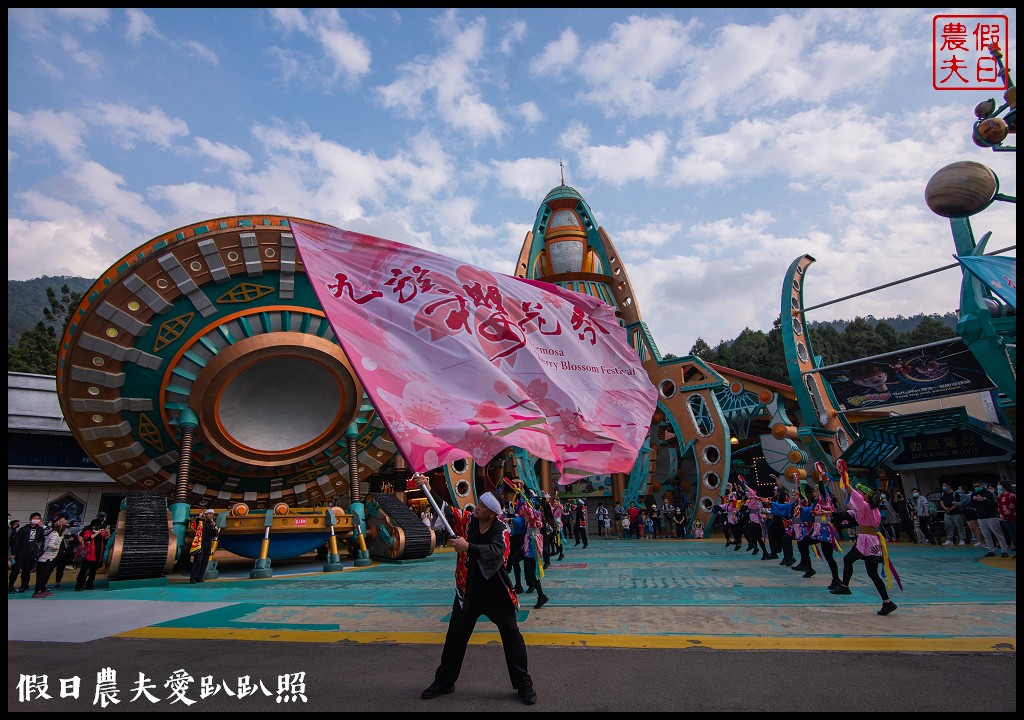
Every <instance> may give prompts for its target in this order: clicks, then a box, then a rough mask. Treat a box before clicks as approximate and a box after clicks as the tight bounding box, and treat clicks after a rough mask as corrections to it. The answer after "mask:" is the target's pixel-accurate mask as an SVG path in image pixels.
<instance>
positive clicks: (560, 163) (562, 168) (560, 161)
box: [558, 158, 565, 185]
mask: <svg viewBox="0 0 1024 720" xmlns="http://www.w3.org/2000/svg"><path fill="white" fill-rule="evenodd" d="M558 170H559V172H561V174H562V184H563V185H565V163H563V162H562V158H558Z"/></svg>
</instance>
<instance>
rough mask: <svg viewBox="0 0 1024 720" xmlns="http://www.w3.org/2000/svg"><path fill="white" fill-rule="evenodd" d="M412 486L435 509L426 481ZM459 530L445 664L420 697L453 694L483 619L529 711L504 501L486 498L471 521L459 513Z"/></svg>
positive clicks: (531, 693)
mask: <svg viewBox="0 0 1024 720" xmlns="http://www.w3.org/2000/svg"><path fill="white" fill-rule="evenodd" d="M413 481H414V482H417V483H418V484H419V486H420V487H421V488H422V490H423V493H424V495H426V496H427V501H428V502H430V504H431V505H433V506H434V507H435V508H436V507H437V503H436V501H435V500H434V497H433V495H431V494H430V490H429V489H428V481H427V478H426V477H425V476H423V475H421V474H419V473H417V474H416V475H414V476H413ZM446 525H447V521H446ZM455 525H456V528H458V532H457V531H456V530H452V528H451V527H448V531H449V532H450V533H451V535H452V537H453V538H454V539H453V540H452V545H453V546H454V548H455V552H456V553H458V555H459V559H458V561H457V564H456V568H455V602H454V603H453V604H452V614H451V617H450V618H449V620H448V633H447V634H446V635H445V638H444V650H442V651H441V663H440V665H438V667H437V671H436V672H435V673H434V682H432V683H431V684H430V686H429V687H428V688H427V689H426V690H424V691H423V692H422V694H421V697H422V698H423V699H424V700H432V699H434V698H436V697H439V696H441V695H447V694H448V693H452V692H455V683H456V681H458V679H459V674H460V673H461V671H462V663H463V661H464V660H465V657H466V647H467V646H468V645H469V638H470V637H471V636H472V634H473V630H474V628H475V627H476V623H477V620H479V619H480V616H481V615H482V616H485V617H486V618H487V619H488V620H490V621H491V622H493V623H494V624H495V625H496V626H497V627H498V633H499V634H500V636H501V646H502V648H503V650H504V651H505V664H506V665H507V666H508V676H509V679H510V680H511V681H512V687H513V688H514V689H515V690H516V692H517V693H518V694H519V699H520V700H522V702H523V703H524V704H525V705H533V704H534V703H536V702H537V693H536V691H535V690H534V689H533V678H531V677H530V673H529V671H528V669H527V659H526V641H525V640H523V634H522V632H520V630H519V623H518V621H517V617H516V613H517V612H518V610H519V599H518V598H517V597H516V594H515V592H514V591H513V590H512V582H511V580H509V577H508V572H507V571H506V569H505V561H506V560H507V559H508V555H509V551H510V549H511V543H510V540H509V531H508V526H507V525H506V524H505V522H504V521H503V520H502V509H501V501H500V500H498V498H496V497H495V496H494V493H491V492H486V493H484V494H483V495H481V496H480V503H479V504H478V505H477V506H476V508H475V509H474V510H473V513H472V515H470V514H469V513H468V512H465V511H462V510H457V511H455Z"/></svg>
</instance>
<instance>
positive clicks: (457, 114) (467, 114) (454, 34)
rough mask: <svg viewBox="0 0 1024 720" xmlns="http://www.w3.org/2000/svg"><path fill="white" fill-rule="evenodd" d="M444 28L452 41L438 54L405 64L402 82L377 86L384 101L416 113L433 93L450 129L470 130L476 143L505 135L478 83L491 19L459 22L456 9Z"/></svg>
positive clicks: (441, 23) (437, 110)
mask: <svg viewBox="0 0 1024 720" xmlns="http://www.w3.org/2000/svg"><path fill="white" fill-rule="evenodd" d="M439 27H440V28H441V31H442V33H443V34H444V35H443V39H444V40H446V41H447V45H446V46H445V47H443V48H442V49H441V50H440V51H439V52H438V54H437V55H435V56H434V57H433V58H428V59H424V60H416V61H413V62H410V63H406V64H405V65H403V66H401V67H400V68H399V77H398V79H397V80H395V81H394V82H392V83H389V84H387V85H382V86H380V87H378V88H377V93H378V95H379V97H380V98H381V101H382V102H383V103H384V106H385V107H388V108H393V109H397V110H400V111H402V112H403V113H405V114H407V115H410V116H412V115H418V114H419V113H420V112H421V111H422V110H423V106H424V104H425V103H426V100H427V98H428V97H432V98H433V99H434V105H433V108H432V110H433V111H434V112H435V113H437V114H438V115H439V116H440V117H441V118H442V119H443V120H444V121H445V122H446V123H447V124H448V125H449V126H450V127H452V128H454V129H456V130H464V131H466V132H468V133H469V134H470V136H471V138H472V139H474V140H477V141H479V140H482V139H485V138H500V137H501V136H502V135H503V134H504V132H505V130H506V127H507V126H506V124H505V122H504V121H502V119H501V117H500V115H499V113H498V111H497V110H496V109H495V108H494V107H493V106H491V105H489V104H488V103H486V102H485V101H484V100H483V98H482V95H481V91H480V89H479V88H478V87H477V86H476V84H475V83H474V78H475V77H476V69H477V64H478V63H479V61H480V60H481V58H482V54H483V50H484V47H485V37H486V36H485V30H486V22H485V21H484V20H483V18H477V19H476V20H474V21H473V22H471V23H469V24H468V25H466V26H460V25H459V23H458V20H457V17H456V15H455V13H454V11H449V12H447V13H445V15H444V16H443V17H442V19H441V20H440V21H439Z"/></svg>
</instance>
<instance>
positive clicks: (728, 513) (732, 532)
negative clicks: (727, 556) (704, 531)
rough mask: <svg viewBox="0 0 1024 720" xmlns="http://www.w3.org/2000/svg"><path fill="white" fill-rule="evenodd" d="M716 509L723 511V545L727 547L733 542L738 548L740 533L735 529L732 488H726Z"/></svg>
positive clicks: (734, 502)
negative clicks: (722, 500)
mask: <svg viewBox="0 0 1024 720" xmlns="http://www.w3.org/2000/svg"><path fill="white" fill-rule="evenodd" d="M718 509H719V510H721V511H722V512H724V513H725V525H723V526H722V528H723V530H724V531H725V546H726V547H729V546H730V545H732V544H733V542H735V543H736V546H737V548H739V543H740V534H739V532H737V530H736V495H735V494H734V493H733V492H732V490H730V489H727V490H726V493H725V498H724V502H722V504H721V505H719V506H718Z"/></svg>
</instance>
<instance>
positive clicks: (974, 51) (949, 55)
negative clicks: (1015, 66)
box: [932, 15, 1010, 91]
mask: <svg viewBox="0 0 1024 720" xmlns="http://www.w3.org/2000/svg"><path fill="white" fill-rule="evenodd" d="M1009 25H1010V23H1009V20H1008V19H1007V16H1006V15H936V16H935V17H934V18H932V86H933V87H934V88H935V89H936V90H993V91H995V90H1005V89H1006V88H1007V87H1009V80H1008V79H1007V77H1006V75H1005V74H1001V73H1000V72H999V64H998V63H997V62H996V59H995V58H994V57H993V56H992V54H991V53H990V52H989V51H990V50H991V49H992V48H1006V43H1007V42H1008V41H1009Z"/></svg>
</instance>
